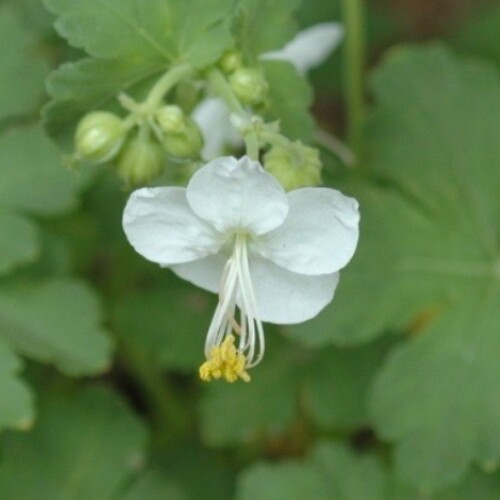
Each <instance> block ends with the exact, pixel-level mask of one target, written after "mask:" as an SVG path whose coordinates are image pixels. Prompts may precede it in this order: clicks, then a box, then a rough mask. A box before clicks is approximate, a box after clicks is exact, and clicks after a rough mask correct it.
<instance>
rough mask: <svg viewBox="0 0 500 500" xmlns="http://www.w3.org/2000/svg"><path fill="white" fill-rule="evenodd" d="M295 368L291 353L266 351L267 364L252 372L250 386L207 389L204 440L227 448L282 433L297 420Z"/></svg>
mask: <svg viewBox="0 0 500 500" xmlns="http://www.w3.org/2000/svg"><path fill="white" fill-rule="evenodd" d="M269 339H270V336H269V334H268V335H267V340H268V343H269ZM268 347H269V346H268ZM296 365H297V361H296V360H295V359H294V357H293V356H292V353H290V352H288V349H283V347H282V348H281V349H280V352H278V353H276V354H273V350H272V349H268V348H266V357H265V360H264V362H263V363H262V364H261V365H259V366H258V367H257V368H255V369H254V370H252V371H251V372H250V375H251V377H252V380H251V382H250V383H248V384H245V383H244V382H241V381H238V382H236V383H234V384H228V383H226V382H221V381H213V382H211V383H210V384H209V385H207V387H206V392H205V393H204V394H203V396H202V400H201V407H200V410H201V417H200V418H201V422H200V425H201V433H202V435H203V438H204V440H205V441H206V442H207V443H209V444H210V445H213V446H226V445H233V444H236V443H240V442H242V441H249V440H252V439H255V438H258V437H263V436H266V435H271V436H273V435H277V434H280V433H283V432H284V431H285V430H286V428H287V427H288V426H289V425H290V423H291V422H292V420H293V418H294V416H295V406H296V397H295V396H296V383H297V378H298V376H299V374H298V369H297V366H296ZM264 402H265V404H264Z"/></svg>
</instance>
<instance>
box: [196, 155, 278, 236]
mask: <svg viewBox="0 0 500 500" xmlns="http://www.w3.org/2000/svg"><path fill="white" fill-rule="evenodd" d="M186 196H187V200H188V203H189V205H190V206H191V208H192V209H193V211H194V212H195V213H196V215H198V216H199V217H201V218H202V219H204V220H206V221H207V222H209V223H210V224H211V225H213V226H214V227H215V228H216V229H217V231H220V232H231V231H248V232H249V233H251V234H254V235H259V234H264V233H266V232H268V231H270V230H272V229H274V228H276V227H278V226H279V225H280V224H282V222H283V221H284V220H285V217H286V214H287V213H288V199H287V196H286V194H285V191H284V190H283V188H282V187H281V186H280V184H279V183H278V181H276V179H275V178H274V177H273V176H272V175H270V174H268V173H267V172H265V171H264V169H263V168H262V167H261V165H260V164H259V163H258V162H256V161H252V160H250V158H248V157H246V156H245V157H243V158H241V159H240V160H237V159H236V158H233V157H231V156H226V157H222V158H217V159H216V160H214V161H212V162H210V163H208V164H207V165H205V166H204V167H202V168H201V169H200V170H198V171H197V172H196V173H195V174H194V175H193V177H192V178H191V181H190V182H189V185H188V187H187V190H186Z"/></svg>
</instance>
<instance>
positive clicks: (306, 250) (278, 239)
mask: <svg viewBox="0 0 500 500" xmlns="http://www.w3.org/2000/svg"><path fill="white" fill-rule="evenodd" d="M288 200H289V204H290V208H289V212H288V216H287V218H286V220H285V222H284V223H283V224H282V225H281V226H280V227H278V228H277V229H275V230H274V231H271V232H270V233H267V234H266V235H264V236H262V237H261V238H259V240H258V241H257V242H256V243H255V248H256V250H257V251H258V252H259V253H260V254H261V255H263V256H264V257H266V258H268V259H270V260H272V261H273V262H275V263H276V264H278V265H279V266H281V267H284V268H286V269H289V270H290V271H295V272H297V273H303V274H311V275H314V274H329V273H333V272H336V271H338V270H339V269H342V268H343V267H344V266H345V265H346V264H347V263H348V262H349V261H350V260H351V258H352V256H353V254H354V250H355V249H356V245H357V243H358V236H359V229H358V225H359V211H358V202H357V201H356V200H355V199H354V198H349V197H347V196H344V195H343V194H342V193H340V192H339V191H336V190H335V189H329V188H303V189H297V190H295V191H292V192H291V193H289V194H288Z"/></svg>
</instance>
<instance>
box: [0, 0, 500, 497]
mask: <svg viewBox="0 0 500 500" xmlns="http://www.w3.org/2000/svg"><path fill="white" fill-rule="evenodd" d="M365 4H366V9H367V27H366V28H367V56H368V57H367V67H366V99H367V102H368V106H369V112H368V116H367V120H366V121H367V123H366V132H365V138H366V142H367V144H368V146H367V152H366V155H365V157H364V158H363V161H362V163H361V165H360V166H359V168H358V169H357V170H356V171H354V172H353V171H349V169H346V168H345V166H343V165H342V164H341V163H340V162H339V161H338V160H337V159H336V158H335V157H334V156H333V155H332V154H330V153H328V152H327V151H323V160H324V162H325V174H324V177H325V181H326V182H327V183H328V184H329V185H331V186H335V187H339V188H341V189H342V190H343V191H346V192H347V193H349V194H352V195H354V196H356V197H357V198H358V199H359V200H360V202H361V209H362V217H363V222H362V227H361V231H362V233H361V234H362V237H361V242H360V248H359V252H358V254H357V255H356V257H355V259H354V261H353V263H352V265H350V266H349V267H348V268H347V269H345V270H344V271H343V273H342V280H341V284H340V288H339V292H338V296H337V297H336V299H335V300H334V302H333V303H332V304H331V305H330V306H329V307H328V308H327V310H326V311H325V312H324V313H322V314H321V315H320V316H319V317H318V318H316V319H315V320H313V321H311V322H308V323H306V324H304V325H300V326H297V327H292V328H282V327H275V326H269V327H267V329H266V332H267V339H268V349H267V352H266V358H265V360H264V362H263V363H262V364H261V365H260V366H259V367H258V368H256V369H255V370H254V371H253V373H252V377H253V380H252V383H251V384H248V385H245V384H242V383H238V384H235V385H228V384H221V383H214V384H210V385H205V384H202V383H201V382H200V381H199V380H198V379H197V376H196V374H197V369H198V366H199V364H200V361H201V360H202V346H203V343H204V337H205V332H206V328H207V326H208V323H209V321H210V318H211V314H212V312H213V310H214V306H215V297H213V296H212V295H210V294H207V293H205V292H203V291H201V290H198V289H195V288H194V287H193V286H190V285H189V284H187V283H184V282H182V281H181V280H179V279H178V278H176V277H175V276H174V275H173V274H172V273H170V272H169V271H167V270H161V269H159V268H158V267H157V266H156V265H154V264H151V263H148V262H146V261H145V260H143V259H142V258H141V257H139V256H138V255H137V254H136V253H135V252H134V251H133V250H132V249H131V248H130V246H129V244H128V243H127V241H126V239H125V237H124V235H123V232H122V229H121V215H122V211H123V206H124V203H125V201H126V199H127V196H128V193H127V192H126V191H125V190H124V189H123V188H122V186H121V185H120V182H119V181H118V179H117V177H116V175H115V173H114V172H113V171H112V170H111V169H109V168H105V167H101V168H87V169H80V170H78V171H70V170H69V169H67V168H65V167H64V165H63V163H64V161H61V154H60V151H59V150H58V149H57V147H56V146H55V145H54V144H52V142H51V141H50V140H49V139H48V138H47V137H46V135H45V134H44V132H43V130H42V127H41V125H40V118H39V117H40V109H41V107H42V106H43V104H44V103H46V102H47V99H48V98H47V95H46V92H45V90H44V88H45V87H44V81H45V78H46V76H47V74H48V72H49V71H50V70H51V69H54V68H55V67H57V66H58V65H59V64H60V63H62V62H63V61H66V60H74V59H76V58H79V57H81V56H82V53H81V52H80V51H79V49H73V48H68V46H67V44H66V42H64V41H63V40H61V39H60V38H59V37H58V36H57V35H56V33H55V31H54V30H53V27H52V25H53V22H54V18H53V17H52V15H51V14H49V13H48V12H47V11H46V10H45V9H44V8H43V7H42V5H41V3H39V2H38V1H36V0H3V1H0V68H1V71H0V341H1V342H0V430H1V431H2V433H1V434H0V499H1V500H35V499H36V500H75V499H78V500H101V499H102V500H121V499H123V500H132V499H141V500H142V499H143V500H160V499H167V500H170V499H172V500H177V499H182V500H191V499H196V500H198V499H203V500H205V499H207V500H210V499H212V498H213V499H217V500H223V499H233V498H235V499H237V500H254V499H258V500H281V499H285V498H286V499H287V500H294V499H301V500H304V499H311V500H316V499H318V500H330V499H333V500H413V499H415V500H417V499H418V500H424V499H425V500H427V499H431V500H434V499H435V500H451V499H457V500H476V499H478V500H483V499H484V500H489V499H491V500H494V499H500V473H498V472H497V468H498V463H499V462H498V461H499V459H500V390H499V384H498V380H500V368H499V367H500V363H499V362H498V359H499V355H500V291H499V281H500V271H499V270H500V264H499V263H500V257H499V256H500V252H499V234H500V203H499V199H500V197H499V196H498V194H499V193H500V74H499V69H500V68H499V65H500V3H499V2H498V0H369V1H366V2H365ZM297 19H298V21H299V24H300V25H301V26H303V27H306V26H310V25H312V24H314V23H316V22H323V21H328V20H341V19H342V8H341V5H340V2H338V1H336V0H308V1H307V2H303V5H302V6H301V7H300V8H299V9H298V12H297ZM343 58H344V55H343V52H342V47H341V49H340V50H339V51H336V52H335V53H334V54H332V56H331V57H330V58H329V59H328V61H327V62H326V63H325V64H324V65H323V66H322V67H321V68H318V69H316V70H314V71H313V72H312V73H311V82H312V84H313V87H314V90H315V102H314V106H313V111H314V114H315V116H316V118H317V120H318V121H319V123H320V124H321V125H322V126H323V127H324V128H325V129H328V130H329V131H331V132H332V133H334V134H335V135H337V136H338V137H341V138H343V137H345V134H346V123H347V120H348V117H347V110H346V106H345V102H346V101H345V92H344V88H343V83H342V81H343V80H342V78H343V76H344V73H343V72H344V71H345V67H346V64H345V61H344V59H343Z"/></svg>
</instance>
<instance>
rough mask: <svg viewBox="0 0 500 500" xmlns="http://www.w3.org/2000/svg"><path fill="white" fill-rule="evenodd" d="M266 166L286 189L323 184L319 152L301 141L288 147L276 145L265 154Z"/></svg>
mask: <svg viewBox="0 0 500 500" xmlns="http://www.w3.org/2000/svg"><path fill="white" fill-rule="evenodd" d="M264 166H265V168H266V170H267V171H268V172H269V173H270V174H272V175H274V177H276V179H277V180H278V182H279V183H280V184H281V185H282V186H283V188H284V189H285V191H291V190H293V189H298V188H301V187H308V186H318V185H319V184H321V168H322V165H321V160H320V157H319V152H318V150H316V149H314V148H310V147H307V146H304V145H303V144H302V143H300V142H296V143H293V144H290V147H288V148H285V147H282V146H274V147H273V148H272V149H271V150H270V151H269V152H268V153H267V154H266V155H265V156H264Z"/></svg>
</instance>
